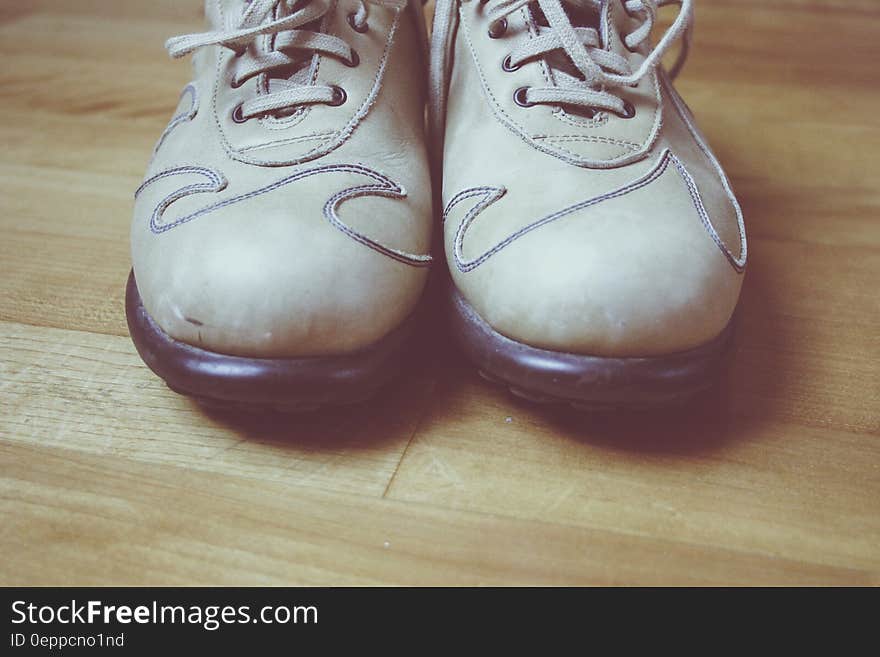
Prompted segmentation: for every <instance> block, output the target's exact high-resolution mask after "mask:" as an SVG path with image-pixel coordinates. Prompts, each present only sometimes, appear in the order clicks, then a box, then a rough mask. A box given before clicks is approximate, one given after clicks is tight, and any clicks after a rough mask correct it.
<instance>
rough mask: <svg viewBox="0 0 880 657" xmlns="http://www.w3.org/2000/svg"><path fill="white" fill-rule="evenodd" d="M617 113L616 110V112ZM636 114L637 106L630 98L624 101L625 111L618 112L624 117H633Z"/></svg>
mask: <svg viewBox="0 0 880 657" xmlns="http://www.w3.org/2000/svg"><path fill="white" fill-rule="evenodd" d="M615 113H616V112H615ZM635 115H636V108H635V107H634V106H633V104H632V103H631V102H629V101H628V100H625V101H623V113H621V114H617V116H619V117H620V118H622V119H631V118H633V117H634V116H635Z"/></svg>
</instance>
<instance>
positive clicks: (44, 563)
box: [0, 0, 880, 585]
mask: <svg viewBox="0 0 880 657" xmlns="http://www.w3.org/2000/svg"><path fill="white" fill-rule="evenodd" d="M200 5H201V2H200V1H199V0H187V1H186V2H182V1H180V0H173V1H172V0H164V1H161V2H149V3H147V2H134V1H133V0H129V1H125V2H122V1H116V0H103V1H101V0H78V1H77V2H69V1H67V0H57V1H52V2H48V1H43V0H28V2H20V1H18V0H2V2H0V94H2V114H3V117H2V121H0V144H2V151H0V517H2V520H0V554H2V555H3V557H2V559H0V583H2V584H160V583H162V584H194V583H199V584H208V583H213V584H232V583H239V584H275V583H285V584H514V583H520V584H526V583H528V584H746V583H762V584H786V583H790V584H826V583H827V584H832V583H833V584H874V585H876V584H878V583H880V575H878V573H880V220H878V214H880V191H878V180H880V157H878V153H880V124H878V111H877V108H878V106H880V74H878V69H877V62H878V61H880V38H878V37H880V5H878V3H877V2H876V1H875V0H846V1H840V2H832V1H831V0H826V1H825V2H821V1H820V0H809V1H808V0H803V1H800V0H784V1H777V2H772V3H768V2H763V1H759V0H701V1H700V2H699V3H698V7H697V12H698V20H697V35H696V43H695V47H694V51H693V54H692V58H691V61H690V63H689V66H688V68H686V69H685V73H684V76H683V78H682V80H681V83H680V85H679V88H680V89H681V91H682V93H683V95H684V96H685V97H686V99H687V100H688V102H689V103H690V105H691V106H692V107H693V109H694V111H695V112H696V114H697V116H698V119H699V120H700V122H701V126H702V127H703V129H704V131H705V132H706V133H707V135H708V137H709V140H710V141H711V143H712V144H713V145H714V147H715V148H716V150H717V152H718V155H719V157H720V159H721V160H722V161H723V163H724V164H725V165H726V167H727V168H728V171H729V173H730V175H731V177H732V179H733V182H734V185H735V187H736V189H737V192H738V194H739V195H740V197H741V200H742V202H743V206H744V209H745V212H746V219H747V223H748V232H749V237H750V256H751V261H750V265H749V271H748V274H747V276H746V283H745V289H744V293H743V298H742V308H741V309H742V313H741V322H740V327H739V328H740V333H739V353H738V357H737V360H736V363H735V365H734V367H733V369H732V371H731V372H730V374H729V376H728V377H727V379H726V380H725V381H724V384H723V386H722V387H721V389H720V390H719V391H718V392H717V393H716V394H714V395H713V396H712V397H711V398H710V399H708V400H706V401H704V402H703V403H702V404H700V405H699V406H698V407H696V408H691V409H688V410H687V411H678V412H674V413H663V414H651V415H639V416H631V417H622V418H620V417H618V418H601V417H589V416H577V415H571V414H561V415H560V414H553V413H550V412H548V411H545V410H543V409H541V408H533V407H531V406H528V405H524V404H521V403H517V402H516V401H514V400H512V399H511V398H509V397H508V396H507V395H506V394H504V393H502V392H499V391H496V390H495V389H493V388H492V387H490V386H489V385H487V384H486V383H484V382H483V381H482V380H480V379H479V378H478V377H477V376H476V375H475V374H474V373H473V372H472V371H471V370H470V368H469V367H467V365H466V364H465V363H464V362H463V361H462V360H461V359H460V357H458V356H457V355H455V352H454V350H453V349H452V348H451V347H450V346H449V345H448V344H445V343H444V342H443V341H442V340H441V339H440V338H436V339H435V341H436V344H435V345H433V346H432V352H433V353H434V355H435V357H434V358H433V359H430V360H429V361H428V363H427V364H426V365H425V367H424V369H423V370H422V371H421V372H420V373H419V374H417V375H415V376H412V377H411V378H410V379H409V380H406V381H403V382H401V383H400V384H398V385H396V386H395V387H394V388H393V389H392V390H391V391H389V394H388V395H387V396H385V397H384V398H383V399H381V400H379V401H378V402H376V403H375V405H373V406H371V407H369V408H362V409H358V410H355V411H347V412H345V413H335V414H334V413H327V414H323V415H313V416H306V417H301V418H297V417H290V418H283V417H281V418H279V417H270V416H242V415H226V414H216V413H206V412H204V411H202V410H201V409H200V408H198V407H197V406H195V405H193V404H192V403H191V402H189V401H188V400H186V399H184V398H181V397H178V396H176V395H174V394H172V393H171V392H170V391H169V390H167V389H166V388H165V386H164V385H163V384H162V382H161V381H159V380H158V379H157V378H156V377H155V376H153V375H152V374H151V373H150V371H149V370H148V369H147V368H146V367H145V366H144V365H143V363H142V362H141V361H140V359H139V358H138V356H137V354H136V353H135V350H134V348H133V347H132V344H131V342H130V341H129V339H128V337H127V330H126V325H125V318H124V314H123V284H124V282H125V278H126V275H127V273H128V270H129V251H128V229H129V220H130V212H131V207H132V191H133V190H134V189H135V187H136V186H137V185H138V184H139V182H140V180H141V177H142V175H143V172H144V170H145V166H146V163H147V159H148V156H149V153H150V151H151V148H152V145H153V143H154V141H155V140H156V138H157V136H158V135H159V133H160V132H161V130H162V128H163V127H164V125H165V122H166V121H167V119H168V118H169V117H170V115H171V113H172V110H173V106H174V104H175V102H176V98H177V94H178V92H179V90H180V88H181V87H182V86H183V85H184V84H185V83H186V82H187V80H188V73H189V66H188V65H187V64H186V63H179V62H172V61H170V60H169V59H168V58H167V57H166V56H165V53H164V51H163V50H162V43H163V40H164V39H165V38H166V37H167V36H170V35H173V34H176V33H181V32H184V31H187V30H196V29H199V28H200V26H201V19H200V9H199V7H200Z"/></svg>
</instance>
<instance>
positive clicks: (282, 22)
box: [165, 0, 407, 120]
mask: <svg viewBox="0 0 880 657" xmlns="http://www.w3.org/2000/svg"><path fill="white" fill-rule="evenodd" d="M406 4H407V0H359V6H358V9H357V11H356V12H354V13H353V14H351V15H349V17H348V21H349V23H350V25H351V27H352V29H354V30H357V31H358V32H365V31H366V30H367V29H368V23H367V19H368V18H369V5H376V6H381V7H387V8H389V9H394V10H397V11H401V10H403V9H404V8H405V7H406ZM331 6H332V3H331V0H251V1H250V2H247V3H246V4H245V5H244V7H243V12H242V16H241V19H240V20H239V21H238V24H237V25H235V27H233V28H232V29H229V30H217V31H212V32H199V33H196V34H184V35H181V36H177V37H173V38H171V39H169V40H168V41H167V42H166V43H165V47H166V48H167V49H168V53H169V54H170V55H171V56H172V57H174V58H178V57H183V56H185V55H188V54H190V53H192V52H193V51H195V50H197V49H198V48H203V47H205V46H217V45H219V46H223V47H225V48H229V49H230V50H232V51H234V52H235V53H236V54H237V55H238V59H237V60H236V63H235V69H234V73H233V80H232V85H233V86H235V87H238V86H241V85H242V84H244V83H245V82H246V81H247V80H249V79H251V78H253V77H255V76H258V75H266V78H265V85H264V89H265V90H266V91H267V92H266V93H262V94H259V95H258V96H257V97H255V98H252V99H249V100H246V101H245V102H244V103H242V105H241V106H240V107H239V108H238V109H237V110H236V112H237V115H238V117H239V118H240V119H241V120H246V119H249V118H252V117H256V116H261V115H266V114H271V113H274V112H280V111H285V110H290V109H294V108H296V107H299V106H300V105H308V104H314V103H324V104H327V105H338V104H341V102H344V98H345V95H344V91H343V90H341V89H340V88H339V87H337V86H335V85H328V84H319V83H314V84H313V83H312V82H311V78H308V79H307V78H306V77H305V76H302V75H292V76H291V77H289V78H283V77H270V76H269V75H268V74H269V73H271V72H273V71H276V72H277V71H280V70H283V69H285V68H288V69H291V68H296V67H298V66H301V65H302V64H303V62H304V61H305V60H306V58H307V57H312V56H314V55H329V56H331V57H335V58H338V59H340V60H342V61H343V62H345V63H346V64H348V65H349V66H357V64H358V62H359V58H358V55H357V52H356V51H355V50H354V49H353V48H352V47H351V46H350V45H349V44H348V43H347V42H346V41H345V39H343V38H341V37H338V36H333V35H331V34H324V33H322V32H316V31H314V30H313V29H301V28H303V27H304V26H307V25H310V24H314V23H315V22H316V21H319V20H320V19H321V18H322V17H323V16H324V15H325V14H326V13H327V12H328V11H329V10H330V8H331ZM312 27H314V25H312ZM265 35H271V36H272V38H271V39H260V38H259V37H261V36H265Z"/></svg>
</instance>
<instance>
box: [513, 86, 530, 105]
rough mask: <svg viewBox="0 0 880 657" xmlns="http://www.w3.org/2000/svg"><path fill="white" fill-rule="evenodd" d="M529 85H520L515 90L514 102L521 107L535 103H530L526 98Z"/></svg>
mask: <svg viewBox="0 0 880 657" xmlns="http://www.w3.org/2000/svg"><path fill="white" fill-rule="evenodd" d="M528 90H529V88H528V87H520V88H519V89H517V90H516V91H514V92H513V102H515V103H516V104H517V105H519V106H520V107H534V106H535V103H530V102H529V101H528V99H527V98H526V93H527V92H528Z"/></svg>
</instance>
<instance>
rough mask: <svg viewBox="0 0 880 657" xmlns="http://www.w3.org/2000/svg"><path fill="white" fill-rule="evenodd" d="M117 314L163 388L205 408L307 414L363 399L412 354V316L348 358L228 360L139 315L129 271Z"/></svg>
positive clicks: (140, 306)
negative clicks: (121, 311) (122, 311)
mask: <svg viewBox="0 0 880 657" xmlns="http://www.w3.org/2000/svg"><path fill="white" fill-rule="evenodd" d="M125 315H126V319H127V320H128V328H129V332H130V333H131V339H132V341H133V342H134V345H135V348H136V349H137V351H138V354H140V356H141V358H142V359H143V361H144V362H145V363H146V364H147V366H148V367H149V368H150V369H151V370H153V372H155V373H156V374H157V375H158V376H160V377H161V378H162V379H164V380H165V382H166V383H167V384H168V387H169V388H171V389H172V390H174V391H175V392H178V393H180V394H183V395H188V396H190V397H193V398H195V399H196V400H197V401H199V402H201V403H204V404H206V405H211V406H222V407H224V408H228V407H229V406H234V407H241V408H246V409H266V408H268V409H273V410H278V411H282V412H301V411H311V410H315V409H318V408H322V407H326V406H339V405H346V404H356V403H359V402H362V401H366V400H367V399H369V398H370V397H372V396H373V395H375V394H376V393H377V392H379V390H380V389H381V388H383V387H384V386H385V385H386V384H388V383H389V382H390V381H391V380H392V379H394V378H395V377H396V376H397V375H398V374H399V373H400V372H401V371H402V370H403V368H404V365H405V364H406V363H407V362H408V359H409V357H410V356H411V355H412V339H413V337H414V336H415V334H416V326H417V323H418V322H417V319H416V317H415V316H412V317H410V318H409V319H408V320H406V321H405V322H404V323H403V324H402V325H401V326H399V327H398V328H397V329H395V330H394V331H393V332H392V333H390V334H389V335H387V336H386V337H384V338H383V339H382V340H380V341H379V342H377V343H376V344H374V345H372V346H370V347H369V348H367V349H363V350H361V351H358V352H354V353H351V354H345V355H340V356H316V357H308V358H246V357H242V356H230V355H228V354H220V353H216V352H213V351H208V350H206V349H201V348H199V347H196V346H193V345H191V344H187V343H185V342H180V341H179V340H175V339H174V338H172V337H171V336H169V335H168V334H167V333H165V332H164V331H163V330H162V329H161V328H160V327H159V326H158V325H157V324H156V322H155V321H153V318H152V317H150V315H149V314H148V313H147V311H146V309H145V308H144V305H143V303H142V301H141V297H140V293H139V292H138V289H137V282H136V281H135V278H134V272H132V273H130V274H129V277H128V284H127V286H126V290H125Z"/></svg>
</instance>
